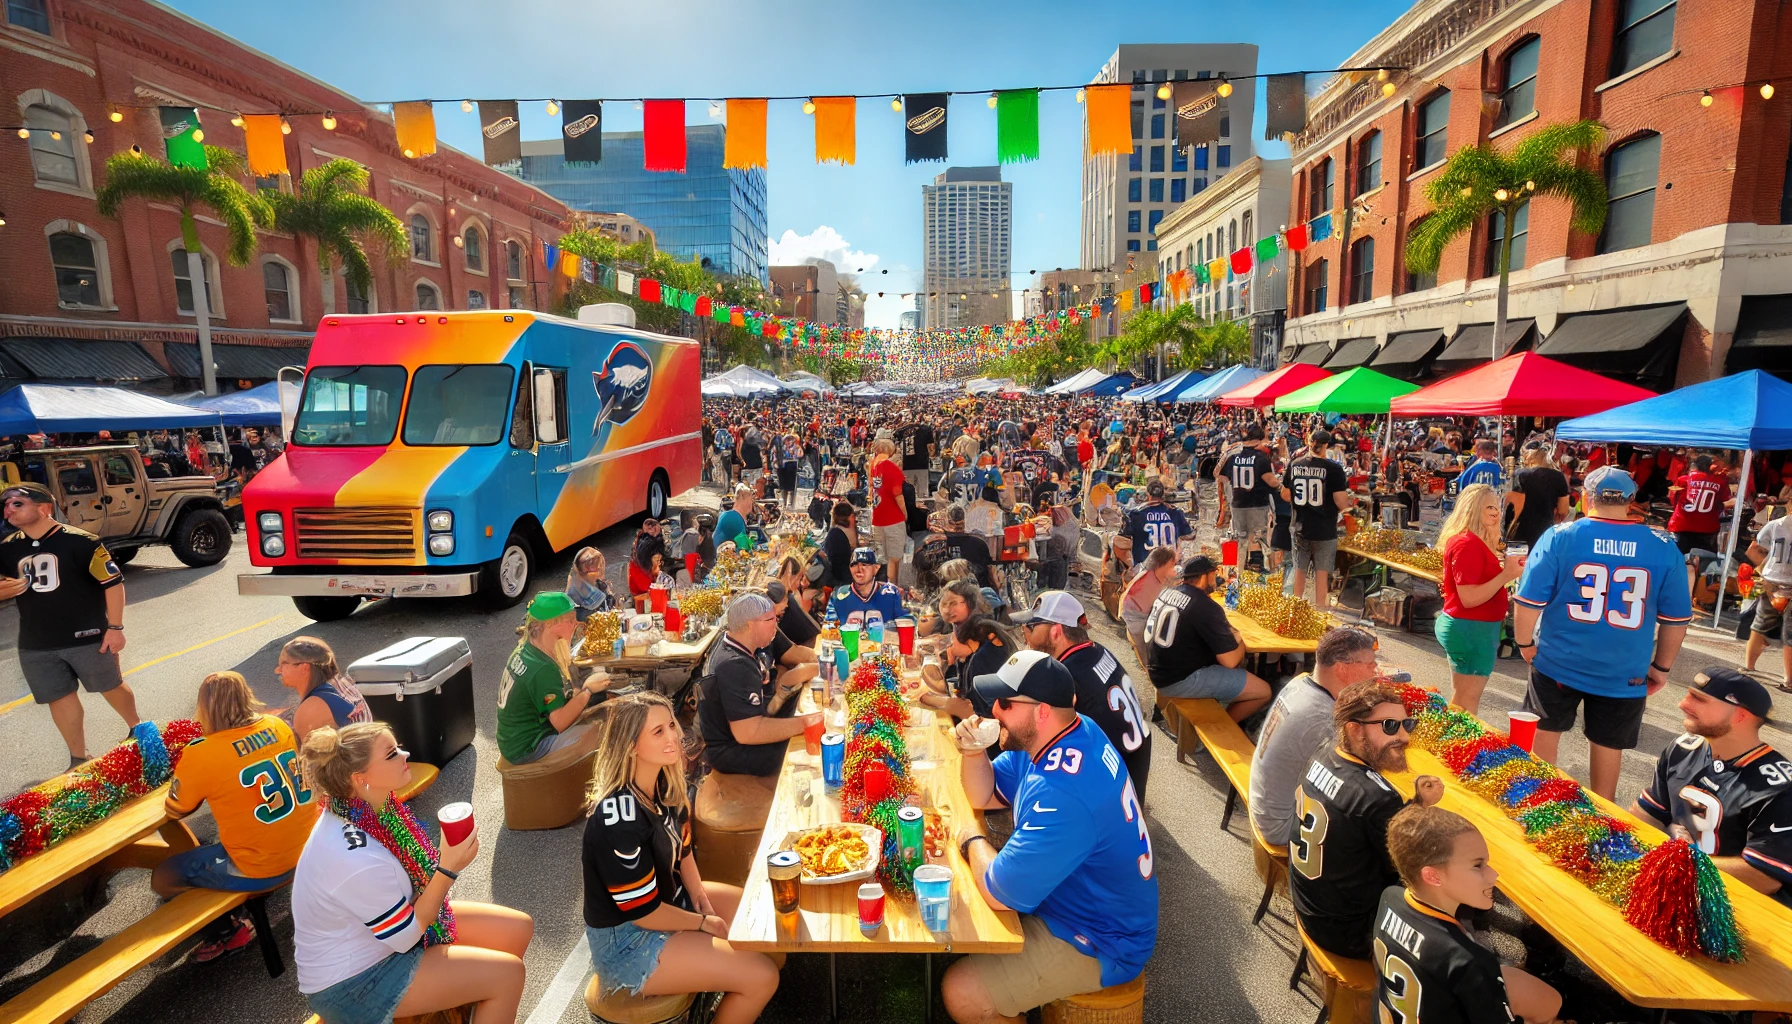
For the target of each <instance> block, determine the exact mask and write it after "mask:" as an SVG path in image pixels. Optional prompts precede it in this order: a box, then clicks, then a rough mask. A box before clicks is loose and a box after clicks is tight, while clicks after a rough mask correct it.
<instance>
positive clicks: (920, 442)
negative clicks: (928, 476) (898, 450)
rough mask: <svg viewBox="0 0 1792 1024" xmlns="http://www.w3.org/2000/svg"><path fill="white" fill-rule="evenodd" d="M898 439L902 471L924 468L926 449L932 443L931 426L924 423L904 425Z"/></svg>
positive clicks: (925, 465)
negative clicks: (900, 449) (900, 444)
mask: <svg viewBox="0 0 1792 1024" xmlns="http://www.w3.org/2000/svg"><path fill="white" fill-rule="evenodd" d="M900 441H901V443H902V469H903V471H904V472H907V471H908V470H911V469H926V468H927V449H928V448H929V447H931V446H932V445H933V428H932V427H930V426H928V425H927V424H925V423H917V424H915V425H914V426H912V427H904V428H903V429H902V434H901V436H900Z"/></svg>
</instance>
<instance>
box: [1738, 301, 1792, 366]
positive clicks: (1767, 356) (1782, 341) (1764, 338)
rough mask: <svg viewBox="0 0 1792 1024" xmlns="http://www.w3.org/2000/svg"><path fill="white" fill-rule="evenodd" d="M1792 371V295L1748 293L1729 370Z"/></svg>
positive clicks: (1740, 317)
mask: <svg viewBox="0 0 1792 1024" xmlns="http://www.w3.org/2000/svg"><path fill="white" fill-rule="evenodd" d="M1744 370H1766V371H1767V372H1768V373H1772V374H1777V375H1779V376H1782V377H1783V376H1785V375H1786V374H1787V373H1789V372H1792V295H1744V296H1743V297H1742V311H1741V313H1740V314H1738V316H1737V317H1736V333H1735V335H1734V336H1733V337H1732V339H1731V341H1730V354H1729V355H1728V356H1727V357H1726V358H1725V360H1724V372H1725V373H1741V372H1743V371H1744Z"/></svg>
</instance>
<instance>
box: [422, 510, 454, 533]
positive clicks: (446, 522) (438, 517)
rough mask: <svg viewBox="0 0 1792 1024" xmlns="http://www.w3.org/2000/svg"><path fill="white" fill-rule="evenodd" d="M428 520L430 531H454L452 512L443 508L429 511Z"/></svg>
mask: <svg viewBox="0 0 1792 1024" xmlns="http://www.w3.org/2000/svg"><path fill="white" fill-rule="evenodd" d="M428 522H429V532H430V533H453V532H454V513H452V512H450V511H448V510H447V509H445V508H438V509H436V510H435V511H434V512H431V513H430V514H429V518H428Z"/></svg>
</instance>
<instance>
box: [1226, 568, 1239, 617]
mask: <svg viewBox="0 0 1792 1024" xmlns="http://www.w3.org/2000/svg"><path fill="white" fill-rule="evenodd" d="M1226 608H1227V610H1229V611H1237V610H1238V577H1237V576H1233V577H1232V578H1231V579H1230V580H1227V581H1226Z"/></svg>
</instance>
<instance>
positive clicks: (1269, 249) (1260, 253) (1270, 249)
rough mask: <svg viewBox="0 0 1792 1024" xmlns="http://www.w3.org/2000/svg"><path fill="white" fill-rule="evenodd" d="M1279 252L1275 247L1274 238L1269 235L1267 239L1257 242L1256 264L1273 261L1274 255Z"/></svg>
mask: <svg viewBox="0 0 1792 1024" xmlns="http://www.w3.org/2000/svg"><path fill="white" fill-rule="evenodd" d="M1281 251H1282V250H1281V249H1280V248H1279V247H1278V246H1277V245H1276V236H1274V235H1270V236H1269V237H1268V238H1264V239H1261V240H1259V241H1258V242H1257V262H1258V263H1268V262H1269V261H1270V260H1273V259H1275V258H1276V254H1277V253H1279V252H1281Z"/></svg>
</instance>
